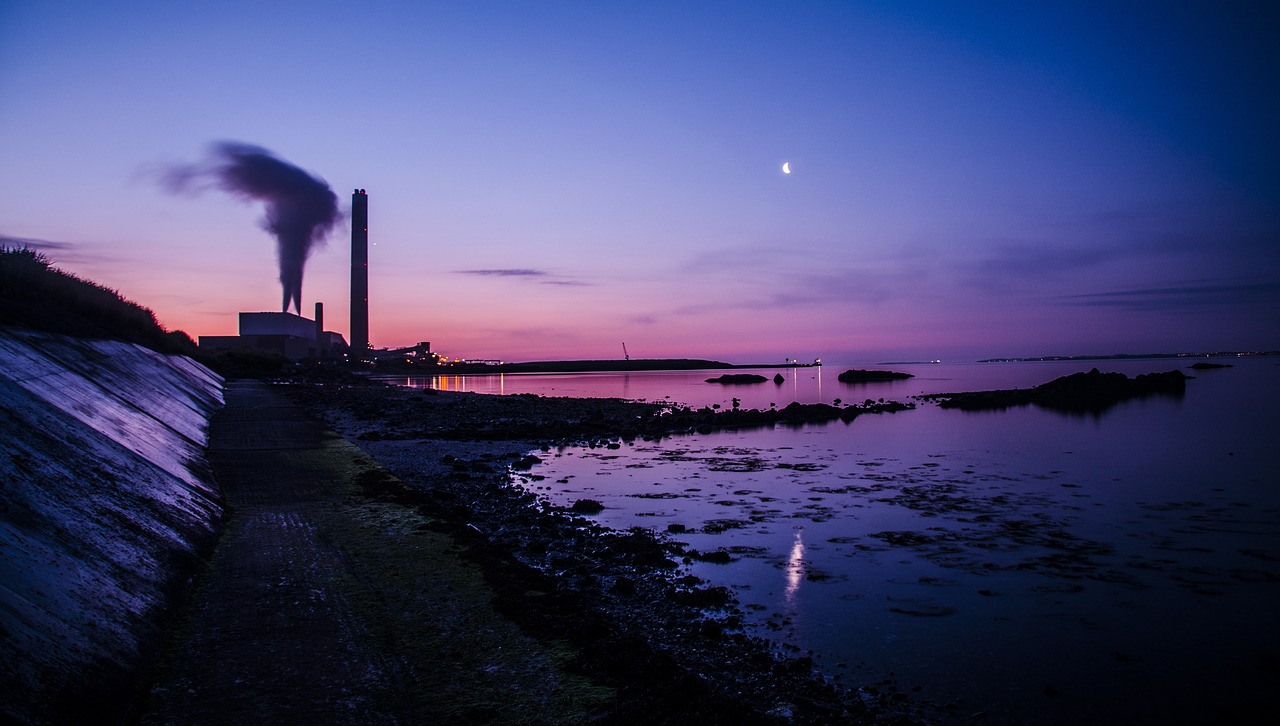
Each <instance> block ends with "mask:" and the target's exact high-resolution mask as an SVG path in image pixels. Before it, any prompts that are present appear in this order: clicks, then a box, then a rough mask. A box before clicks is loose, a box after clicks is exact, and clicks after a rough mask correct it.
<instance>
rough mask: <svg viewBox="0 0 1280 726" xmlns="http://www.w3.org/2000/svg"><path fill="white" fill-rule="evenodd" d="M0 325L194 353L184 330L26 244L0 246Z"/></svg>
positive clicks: (170, 351) (168, 351) (191, 343)
mask: <svg viewBox="0 0 1280 726" xmlns="http://www.w3.org/2000/svg"><path fill="white" fill-rule="evenodd" d="M0 325H13V326H22V327H27V328H32V329H35V330H43V331H46V332H50V333H60V334H63V335H72V336H76V337H79V338H107V339H112V340H122V341H125V342H129V343H138V344H140V345H144V346H146V347H148V348H151V349H152V350H156V351H160V352H162V353H182V354H187V355H190V354H193V353H195V352H196V344H195V342H194V341H193V340H191V338H190V337H189V336H188V335H187V334H186V333H184V332H182V331H180V330H174V331H166V330H165V329H164V327H163V326H161V325H160V323H159V322H157V321H156V316H155V313H153V312H151V311H150V310H148V309H147V308H144V307H142V306H141V305H138V304H137V303H135V302H132V301H129V300H126V299H124V298H123V297H121V296H120V293H118V292H116V291H115V290H112V289H110V288H108V287H104V286H102V285H99V284H97V283H94V282H89V281H88V280H82V279H80V278H79V277H76V276H75V275H73V274H70V273H68V272H63V271H62V270H59V269H57V268H56V267H54V266H53V265H52V263H51V262H50V261H49V259H48V258H47V257H45V256H44V255H43V254H41V253H40V252H37V251H35V250H32V249H29V248H27V247H18V248H14V247H0Z"/></svg>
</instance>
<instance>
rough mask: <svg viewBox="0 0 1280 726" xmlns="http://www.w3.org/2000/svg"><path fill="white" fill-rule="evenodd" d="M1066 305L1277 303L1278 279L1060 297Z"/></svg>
mask: <svg viewBox="0 0 1280 726" xmlns="http://www.w3.org/2000/svg"><path fill="white" fill-rule="evenodd" d="M1062 301H1063V303H1064V304H1066V305H1085V306H1096V307H1111V308H1124V309H1128V310H1148V311H1159V312H1167V311H1170V310H1178V309H1185V308H1198V307H1204V306H1208V305H1215V306H1216V305H1252V304H1258V303H1271V304H1277V303H1280V283H1277V282H1254V283H1238V284H1221V283H1210V282H1208V281H1206V282H1199V283H1188V284H1184V285H1174V286H1169V287H1152V288H1142V289H1134V290H1116V291H1111V292H1095V293H1086V294H1081V295H1068V296H1065V297H1064V298H1062Z"/></svg>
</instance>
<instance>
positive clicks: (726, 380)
mask: <svg viewBox="0 0 1280 726" xmlns="http://www.w3.org/2000/svg"><path fill="white" fill-rule="evenodd" d="M767 380H769V379H768V378H765V377H764V376H758V375H756V374H755V373H726V374H724V375H723V376H719V377H717V378H708V379H707V383H721V384H724V385H731V386H738V385H744V384H748V383H764V382H765V381H767Z"/></svg>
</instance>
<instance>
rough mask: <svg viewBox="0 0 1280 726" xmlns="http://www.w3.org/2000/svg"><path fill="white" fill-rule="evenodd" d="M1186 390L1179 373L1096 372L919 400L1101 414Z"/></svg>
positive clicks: (947, 405)
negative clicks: (1033, 384)
mask: <svg viewBox="0 0 1280 726" xmlns="http://www.w3.org/2000/svg"><path fill="white" fill-rule="evenodd" d="M1186 387H1187V375H1186V374H1184V373H1183V372H1182V371H1177V370H1173V371H1167V372H1165V373H1147V374H1144V375H1140V376H1137V377H1136V378H1129V377H1128V376H1126V375H1125V374H1123V373H1102V372H1101V371H1099V370H1098V369H1097V368H1094V369H1093V370H1091V371H1089V372H1088V373H1073V374H1071V375H1069V376H1063V377H1061V378H1055V379H1054V380H1052V381H1049V382H1048V383H1044V384H1041V385H1039V386H1036V387H1035V388H1016V389H1011V390H998V391H973V392H969V393H935V394H930V395H927V396H920V398H921V399H922V400H926V401H937V402H938V405H939V406H940V407H941V408H958V409H960V410H962V411H995V410H1000V409H1005V408H1011V407H1013V406H1026V405H1028V404H1035V405H1037V406H1039V407H1041V408H1047V409H1051V410H1057V411H1078V412H1090V411H1091V412H1099V413H1100V412H1102V411H1105V410H1107V409H1108V408H1111V407H1112V406H1114V405H1116V404H1117V403H1120V402H1121V401H1127V400H1129V399H1133V398H1145V397H1147V396H1152V395H1170V396H1181V395H1182V394H1183V393H1184V392H1185V391H1186Z"/></svg>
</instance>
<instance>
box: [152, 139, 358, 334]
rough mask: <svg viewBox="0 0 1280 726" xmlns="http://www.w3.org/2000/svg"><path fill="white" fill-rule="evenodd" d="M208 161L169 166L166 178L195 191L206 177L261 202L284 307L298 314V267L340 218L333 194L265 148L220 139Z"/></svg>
mask: <svg viewBox="0 0 1280 726" xmlns="http://www.w3.org/2000/svg"><path fill="white" fill-rule="evenodd" d="M210 157H211V158H210V159H209V161H207V162H205V163H203V164H198V165H195V166H184V167H179V168H175V169H171V170H170V172H169V174H168V175H167V177H166V181H167V183H168V185H169V187H170V189H172V190H173V191H200V190H201V189H202V188H203V187H204V186H205V185H204V183H203V182H204V181H205V180H210V179H211V180H212V181H213V183H214V185H216V186H217V187H219V188H220V189H222V190H223V191H226V192H227V193H229V194H232V195H235V196H237V197H240V198H241V199H246V200H256V201H261V202H262V203H263V205H264V206H265V208H266V209H265V211H266V216H265V217H264V219H263V220H262V226H263V228H264V229H266V230H267V231H268V232H270V233H271V234H272V235H273V236H275V238H276V256H277V258H278V259H279V262H280V285H281V287H282V288H283V289H284V304H283V308H282V309H283V310H284V311H285V312H288V310H289V304H290V302H292V303H293V309H294V311H295V312H297V313H298V314H301V313H302V268H303V266H304V265H305V264H306V262H307V257H308V256H309V255H310V254H311V250H312V249H313V248H315V247H318V246H320V245H321V244H323V243H324V239H325V236H326V235H328V234H329V230H331V229H333V226H334V224H336V223H337V222H338V220H339V218H340V214H339V212H338V197H337V196H336V195H335V194H334V193H333V190H331V189H330V188H329V185H328V183H326V182H325V181H324V180H323V179H319V178H317V177H314V176H311V175H310V174H308V173H307V172H305V171H303V170H301V169H299V168H298V167H296V166H294V165H292V164H290V163H288V162H286V161H282V160H280V159H278V158H276V157H275V156H274V155H272V153H271V152H270V151H267V150H266V149H263V148H260V147H257V146H250V145H249V144H240V143H236V142H233V141H224V142H221V143H217V144H214V145H213V150H212V153H211V155H210Z"/></svg>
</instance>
